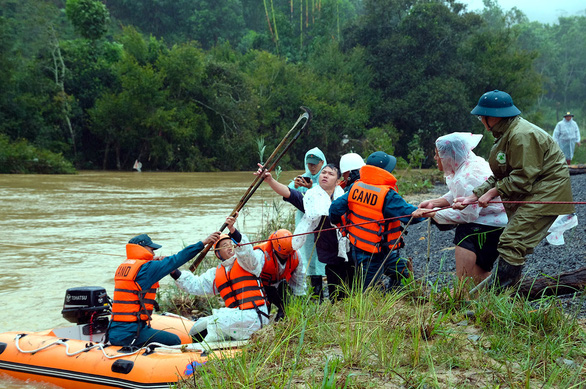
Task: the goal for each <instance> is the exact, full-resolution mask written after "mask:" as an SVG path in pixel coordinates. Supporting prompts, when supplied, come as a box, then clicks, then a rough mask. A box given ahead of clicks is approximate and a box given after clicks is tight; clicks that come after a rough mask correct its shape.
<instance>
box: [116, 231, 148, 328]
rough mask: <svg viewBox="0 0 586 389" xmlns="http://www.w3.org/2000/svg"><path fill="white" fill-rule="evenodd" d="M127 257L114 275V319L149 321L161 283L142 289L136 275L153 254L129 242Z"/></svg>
mask: <svg viewBox="0 0 586 389" xmlns="http://www.w3.org/2000/svg"><path fill="white" fill-rule="evenodd" d="M126 257H127V258H128V259H127V260H126V261H124V262H123V263H122V264H121V265H120V266H118V269H117V270H116V274H115V275H114V300H113V302H112V320H113V321H124V322H135V321H138V320H142V321H149V320H150V318H151V315H152V313H153V309H154V307H155V304H156V302H155V297H156V295H157V289H158V287H159V283H158V282H157V283H156V284H154V285H153V286H151V287H150V288H149V289H147V290H142V289H141V288H140V285H138V283H137V282H136V275H137V274H138V272H139V270H140V268H141V267H142V266H143V265H144V264H145V263H147V262H148V261H151V260H153V254H151V253H150V252H149V251H148V250H147V249H145V248H144V247H142V246H140V245H137V244H131V243H129V244H127V245H126Z"/></svg>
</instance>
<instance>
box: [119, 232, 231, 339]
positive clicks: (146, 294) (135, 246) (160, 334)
mask: <svg viewBox="0 0 586 389" xmlns="http://www.w3.org/2000/svg"><path fill="white" fill-rule="evenodd" d="M219 237H220V233H219V232H214V233H213V234H211V235H210V236H208V237H207V238H205V239H204V240H203V241H201V242H198V243H196V244H192V245H189V246H187V247H185V248H184V249H183V250H181V251H179V252H178V253H177V254H175V255H171V256H168V257H155V256H154V251H155V250H157V249H159V248H161V245H158V244H156V243H153V241H152V240H151V238H150V237H149V236H148V235H147V234H141V235H138V236H135V237H134V238H132V239H130V241H128V244H127V245H126V256H127V258H128V259H127V260H126V261H125V262H123V263H122V264H121V265H120V266H119V267H118V269H117V270H116V274H115V276H114V288H115V289H114V299H113V304H112V321H111V324H110V328H109V330H108V338H109V341H110V343H111V344H112V345H114V346H130V345H132V346H137V347H142V346H144V345H145V344H147V343H154V342H156V343H162V344H165V345H170V346H171V345H177V344H181V341H180V339H179V337H178V336H177V335H175V334H171V333H169V332H166V331H161V330H155V329H153V328H151V327H150V325H149V321H150V315H151V313H152V311H153V308H154V306H155V305H156V302H155V296H156V293H157V288H158V287H159V280H160V279H161V278H163V277H165V276H166V275H167V274H169V273H170V272H171V271H173V269H176V268H178V267H179V266H181V265H183V264H184V263H186V262H187V261H189V260H190V259H192V258H193V257H195V256H196V255H197V253H199V252H200V251H201V250H202V249H203V248H204V246H205V245H207V244H209V243H214V242H216V241H217V240H218V239H219Z"/></svg>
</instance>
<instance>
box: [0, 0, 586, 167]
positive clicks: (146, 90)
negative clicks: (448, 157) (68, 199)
mask: <svg viewBox="0 0 586 389" xmlns="http://www.w3.org/2000/svg"><path fill="white" fill-rule="evenodd" d="M55 4H56V3H55V2H39V1H35V0H22V1H17V0H0V5H1V6H2V15H1V17H0V54H1V55H0V86H1V87H2V90H3V93H2V95H1V96H0V133H2V134H6V135H8V136H9V138H10V139H11V140H16V139H20V138H25V139H28V140H29V141H30V142H31V143H33V144H34V145H35V146H38V147H41V148H46V149H48V150H51V151H53V152H58V153H63V155H64V156H66V157H67V158H70V159H74V158H75V163H76V164H79V165H80V166H84V167H92V168H97V167H102V168H105V169H130V168H131V166H132V163H133V162H134V160H135V159H137V158H138V159H140V160H141V162H142V163H143V165H144V168H145V169H147V170H181V171H193V170H208V171H209V170H242V169H254V168H255V166H256V163H257V162H258V160H257V156H256V154H255V153H254V152H251V150H254V149H255V148H256V147H257V146H256V139H260V138H264V139H265V146H266V148H267V151H269V150H271V151H272V149H273V148H274V147H275V146H276V145H277V144H278V142H279V141H280V140H281V138H282V137H283V136H284V134H285V133H286V132H287V131H288V130H289V128H290V126H291V124H292V123H293V122H294V120H295V119H296V118H297V116H298V115H299V113H300V111H299V108H298V107H299V106H301V105H304V106H308V107H309V108H311V109H312V111H313V114H314V120H313V122H312V124H311V126H310V131H309V133H308V134H304V136H303V141H301V142H297V143H296V144H295V145H294V146H293V148H292V149H291V150H290V152H289V153H288V154H287V155H286V156H285V157H284V159H283V160H282V164H283V166H284V167H285V168H289V167H294V168H301V167H302V166H303V156H304V154H305V152H306V151H307V149H308V148H310V147H314V146H317V147H319V148H320V149H321V150H322V151H324V153H325V155H326V156H327V158H328V160H329V161H332V162H337V161H338V158H339V157H340V156H341V155H342V154H344V153H347V152H350V151H354V152H358V153H360V154H362V155H364V156H366V155H368V154H369V153H370V152H372V151H375V150H385V151H387V152H390V153H393V154H395V155H396V156H397V157H402V158H403V159H405V160H409V162H410V164H411V165H412V166H417V167H420V166H422V167H427V166H430V165H431V164H433V161H432V159H431V158H426V157H425V156H431V155H432V153H433V146H434V142H435V139H436V138H437V137H438V136H441V135H444V134H446V133H449V132H454V131H473V132H481V131H483V128H482V126H481V125H480V124H479V123H477V122H476V120H474V118H473V117H472V116H471V115H469V114H468V113H469V111H470V109H471V108H472V107H473V106H474V105H475V104H476V102H477V100H478V97H479V96H480V95H481V94H482V93H483V92H485V91H486V90H489V89H501V90H506V91H507V92H509V93H510V94H511V95H512V96H513V98H514V100H515V103H516V105H517V106H518V107H520V109H521V110H522V111H523V115H524V116H525V117H526V118H528V119H530V120H532V121H533V122H535V123H536V124H538V125H540V126H541V127H543V128H544V129H546V130H548V131H551V130H552V129H553V126H554V125H555V123H556V122H557V121H558V120H559V117H558V116H559V115H560V112H563V111H566V110H572V111H575V112H576V113H577V116H576V117H577V119H579V118H580V117H582V116H583V117H586V106H585V105H584V104H586V103H585V101H586V95H585V93H586V92H584V88H582V86H583V85H584V83H585V82H586V70H585V69H586V66H585V65H586V64H585V61H586V60H585V59H584V56H583V55H582V53H583V52H585V51H586V49H584V50H582V49H581V48H584V47H583V46H584V44H585V43H584V40H583V36H584V34H585V33H586V32H585V31H586V17H571V18H560V21H559V24H554V25H551V26H550V25H541V24H540V23H528V22H527V18H526V17H525V16H524V15H523V14H522V13H520V12H519V11H518V10H517V9H513V10H511V11H506V12H505V11H503V10H502V9H501V8H500V7H499V6H498V5H497V3H496V2H493V1H487V2H486V4H485V8H484V10H482V11H480V12H479V13H475V12H466V10H465V8H464V6H463V5H462V4H460V3H457V2H452V1H440V0H364V1H360V0H320V1H317V0H316V1H313V0H312V1H307V2H295V1H292V2H291V1H282V0H272V1H271V0H266V1H264V2H251V1H243V0H221V1H218V2H208V1H203V0H197V1H195V2H194V1H193V0H173V1H171V0H112V1H108V2H107V3H104V2H102V1H99V0H68V1H67V2H66V5H65V12H62V11H61V10H59V9H58V8H57V7H56V6H55ZM104 4H107V8H106V6H105V5H104ZM109 13H110V14H111V15H112V18H113V21H114V23H112V24H111V25H110V26H109V23H108V14H109ZM65 16H67V18H68V19H66V18H65ZM68 21H69V22H68ZM118 26H126V27H123V28H120V27H118ZM107 28H113V29H112V30H113V31H116V32H117V31H120V33H119V34H116V35H113V36H108V35H107ZM73 30H75V31H76V32H77V34H81V36H83V37H84V39H73V38H74V36H75V35H74V34H73ZM78 36H79V35H78ZM568 47H571V48H572V49H567V48H568ZM56 50H58V51H59V54H60V56H61V58H62V59H63V61H64V64H63V66H62V67H58V66H56V65H55V62H54V60H55V58H57V51H56ZM59 70H63V73H60V72H59ZM579 124H580V125H581V126H582V127H586V124H584V125H582V124H581V123H580V122H579ZM416 137H418V139H419V141H418V142H417V144H415V143H413V142H411V141H412V140H413V139H416ZM74 139H75V142H74ZM490 141H491V139H490V136H488V135H487V136H485V140H484V141H483V143H482V144H481V146H480V147H479V148H478V154H479V155H486V153H487V151H488V149H489V148H490ZM75 147H77V151H76V150H75ZM74 155H75V157H74Z"/></svg>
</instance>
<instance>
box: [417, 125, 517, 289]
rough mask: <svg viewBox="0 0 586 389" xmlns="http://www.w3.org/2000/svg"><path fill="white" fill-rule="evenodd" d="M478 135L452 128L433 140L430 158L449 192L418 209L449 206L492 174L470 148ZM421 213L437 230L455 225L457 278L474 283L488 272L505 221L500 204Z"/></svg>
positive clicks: (493, 260) (477, 139)
mask: <svg viewBox="0 0 586 389" xmlns="http://www.w3.org/2000/svg"><path fill="white" fill-rule="evenodd" d="M481 139H482V135H476V134H472V133H464V132H454V133H452V134H448V135H444V136H441V137H439V138H438V139H437V140H436V142H435V146H436V148H435V155H434V159H435V160H436V162H437V166H438V169H439V170H440V171H443V172H444V176H445V179H446V184H447V186H448V189H449V192H448V193H446V194H445V195H443V196H442V197H440V198H437V199H432V200H426V201H424V202H422V203H421V204H419V208H420V209H429V210H433V209H434V208H443V207H449V206H450V205H452V204H453V202H454V199H455V198H457V197H463V196H468V195H470V194H472V190H473V189H474V188H475V187H476V186H478V185H480V184H482V183H483V182H484V181H486V179H487V178H488V177H489V176H490V175H491V174H492V172H491V170H490V166H489V164H488V162H486V161H485V160H484V159H483V158H481V157H479V156H477V155H476V154H474V152H473V151H472V150H473V149H474V148H475V147H476V146H477V145H478V143H479V142H480V140H481ZM495 200H498V199H495ZM423 216H427V217H433V221H434V224H437V225H438V227H439V228H440V230H443V229H444V228H443V227H446V226H454V225H456V226H457V227H456V235H455V238H454V244H455V245H456V250H455V257H456V275H457V276H458V278H460V279H464V278H467V277H471V278H472V279H473V280H474V282H477V283H478V282H480V281H482V280H483V279H485V278H486V277H488V276H489V275H490V274H491V270H492V266H493V264H494V262H495V261H496V259H497V258H498V252H497V245H498V242H499V238H500V235H501V233H502V232H503V230H504V227H505V226H506V225H507V215H506V213H505V209H504V207H503V205H502V204H494V203H491V204H490V205H489V206H488V207H486V208H482V207H479V206H478V205H470V206H468V207H466V208H464V209H462V210H456V209H451V208H448V209H443V210H439V211H437V212H431V213H427V214H423Z"/></svg>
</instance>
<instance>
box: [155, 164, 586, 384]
mask: <svg viewBox="0 0 586 389" xmlns="http://www.w3.org/2000/svg"><path fill="white" fill-rule="evenodd" d="M436 173H437V171H436ZM403 175H404V178H403V179H402V180H401V183H403V180H405V179H407V177H408V174H406V173H404V174H403ZM434 177H435V178H434ZM436 179H437V175H435V176H434V175H430V176H428V177H427V180H428V181H431V182H434V181H435V180H436ZM415 184H417V185H415ZM415 184H411V185H404V186H403V187H404V188H411V189H410V192H411V193H412V190H413V188H418V187H419V186H420V185H421V183H415ZM400 189H401V186H400ZM403 194H405V192H403ZM279 204H280V205H279ZM282 205H284V203H283V202H275V203H273V204H271V205H270V206H267V214H268V216H267V224H270V225H272V226H273V227H276V226H280V227H284V228H290V229H293V228H294V226H293V223H294V221H293V220H294V218H293V217H292V213H291V214H289V213H288V211H287V210H286V209H285V208H283V207H282ZM269 230H270V228H269V229H267V231H263V232H261V233H259V234H258V236H253V237H251V238H252V239H256V238H258V239H261V238H262V236H267V235H268V233H269V232H270V231H269ZM212 266H217V261H215V260H213V259H209V258H208V259H206V260H205V261H204V263H202V265H201V266H200V267H199V269H198V271H203V270H205V269H208V268H209V267H212ZM469 288H470V286H469V285H465V284H463V283H460V282H458V281H457V280H456V279H455V278H454V279H453V280H452V281H449V280H448V281H447V282H446V279H445V278H444V279H443V281H439V279H438V280H434V281H429V280H427V281H424V280H422V279H415V280H414V279H411V280H409V281H408V282H405V284H404V287H403V289H402V290H400V291H397V292H395V293H390V294H382V293H381V292H380V291H378V290H369V291H367V292H366V293H362V291H360V290H352V291H350V293H349V297H348V298H346V299H345V300H343V301H339V302H336V303H335V304H331V303H329V302H324V303H322V304H318V303H317V302H316V301H315V300H313V299H312V298H311V297H309V296H307V297H303V298H301V297H296V298H293V299H292V300H291V301H290V304H289V305H288V307H287V308H286V312H287V317H286V319H285V320H282V321H281V322H279V323H276V324H272V325H270V326H267V327H265V328H263V329H262V330H260V331H259V332H257V333H256V334H255V335H254V336H253V338H252V339H251V340H250V342H249V343H248V344H247V345H246V346H244V347H242V349H241V352H239V353H238V354H237V355H236V357H234V358H227V359H221V360H214V361H210V362H208V363H207V364H205V365H204V366H201V367H198V369H197V370H196V373H195V374H194V375H193V376H192V377H189V378H188V379H187V380H185V381H183V382H180V383H179V384H178V386H177V387H178V388H202V387H205V388H289V387H293V388H332V389H333V388H456V387H457V388H537V387H540V388H581V387H582V385H583V382H584V381H586V369H585V363H586V322H585V321H584V319H578V312H579V311H576V313H575V314H568V312H567V311H565V310H564V309H563V307H562V303H561V301H560V300H559V299H557V298H555V297H548V298H543V299H541V300H538V301H532V302H529V301H527V300H525V299H523V298H521V297H518V296H511V294H510V293H505V294H498V295H497V294H494V293H492V292H491V291H483V292H481V294H480V295H478V296H474V297H471V296H469V294H468V291H469ZM164 293H165V294H164V295H161V296H160V300H161V306H162V307H163V308H164V309H167V310H171V311H174V312H177V313H181V314H183V315H185V316H188V317H189V316H191V315H195V316H199V315H205V314H207V313H208V312H210V310H211V309H212V308H216V307H220V306H221V304H223V303H222V301H221V299H219V298H217V297H213V298H207V299H205V298H199V297H195V296H189V295H187V294H185V293H182V292H180V291H178V290H177V289H175V288H171V289H169V290H167V291H166V292H164ZM574 298H575V299H578V300H580V301H581V302H580V304H582V303H583V300H584V299H586V294H584V292H582V293H581V294H578V295H577V296H575V297H574Z"/></svg>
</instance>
